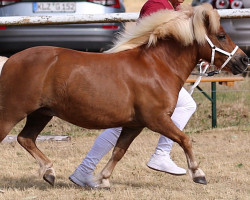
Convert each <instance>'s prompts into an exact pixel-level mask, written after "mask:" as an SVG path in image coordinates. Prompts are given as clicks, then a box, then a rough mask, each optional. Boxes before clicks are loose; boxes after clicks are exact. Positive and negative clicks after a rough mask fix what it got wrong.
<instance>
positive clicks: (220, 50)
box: [205, 35, 239, 76]
mask: <svg viewBox="0 0 250 200" xmlns="http://www.w3.org/2000/svg"><path fill="white" fill-rule="evenodd" d="M205 37H206V40H207V42H208V44H209V45H210V46H211V48H212V55H211V62H210V65H214V57H215V52H216V51H218V52H220V53H222V54H225V55H226V56H228V58H227V60H226V61H225V62H224V63H223V65H222V66H221V67H220V69H219V70H215V71H212V72H209V73H208V74H207V75H208V76H213V75H214V74H219V73H220V72H221V70H222V69H223V68H224V67H225V66H226V64H227V63H228V62H229V61H230V60H231V58H232V57H233V55H234V54H235V52H236V51H237V49H238V48H239V47H238V46H237V45H236V46H235V48H234V50H233V51H232V52H231V53H228V52H227V51H224V50H223V49H220V48H218V47H217V46H215V45H214V44H213V42H212V41H211V40H210V39H209V38H208V36H207V35H205Z"/></svg>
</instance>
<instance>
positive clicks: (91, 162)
mask: <svg viewBox="0 0 250 200" xmlns="http://www.w3.org/2000/svg"><path fill="white" fill-rule="evenodd" d="M195 110H196V103H195V101H194V100H193V98H192V97H191V95H190V94H189V93H188V92H187V91H186V90H185V89H184V88H182V89H181V90H180V92H179V96H178V100H177V105H176V108H175V110H174V112H173V115H172V117H171V119H172V120H173V122H174V123H175V125H176V126H177V127H178V128H179V129H180V130H183V129H184V127H185V126H186V124H187V122H188V120H189V119H190V117H191V116H192V114H193V113H194V112H195ZM121 130H122V128H121V127H119V128H110V129H106V130H105V131H103V132H102V133H101V134H100V135H99V136H98V137H97V139H96V140H95V143H94V145H93V146H92V148H91V149H90V151H89V153H88V154H87V156H86V157H85V158H84V159H83V161H82V163H81V164H80V165H79V166H78V168H77V170H78V171H81V174H91V173H92V172H93V171H94V169H95V168H96V165H97V164H98V162H99V161H100V160H101V159H102V158H103V157H104V156H105V155H106V154H107V153H108V152H109V151H110V150H111V149H112V148H113V147H114V146H115V144H116V142H117V140H118V138H119V136H120V133H121ZM172 145H173V141H172V140H171V139H169V138H167V137H165V136H161V137H160V139H159V142H158V144H157V147H156V152H157V151H163V152H166V153H170V151H171V149H172Z"/></svg>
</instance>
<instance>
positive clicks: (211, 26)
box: [193, 3, 220, 43]
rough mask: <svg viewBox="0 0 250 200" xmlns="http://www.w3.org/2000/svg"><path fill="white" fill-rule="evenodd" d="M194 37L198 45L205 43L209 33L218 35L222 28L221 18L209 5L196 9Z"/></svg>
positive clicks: (205, 4)
mask: <svg viewBox="0 0 250 200" xmlns="http://www.w3.org/2000/svg"><path fill="white" fill-rule="evenodd" d="M193 25H194V35H195V38H196V40H197V42H198V43H203V42H204V41H205V39H204V38H205V34H207V32H211V33H216V32H217V31H218V30H219V27H220V16H219V14H218V12H217V10H215V9H213V7H212V5H211V4H209V3H204V4H202V5H200V6H196V7H195V8H194V17H193Z"/></svg>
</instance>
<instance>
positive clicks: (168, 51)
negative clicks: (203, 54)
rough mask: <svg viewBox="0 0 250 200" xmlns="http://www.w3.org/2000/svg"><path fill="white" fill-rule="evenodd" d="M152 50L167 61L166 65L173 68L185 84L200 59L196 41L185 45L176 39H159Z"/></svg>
mask: <svg viewBox="0 0 250 200" xmlns="http://www.w3.org/2000/svg"><path fill="white" fill-rule="evenodd" d="M150 50H151V51H152V53H153V54H154V55H155V56H156V57H157V56H158V58H159V59H161V61H162V63H165V65H166V66H165V67H168V68H169V69H171V70H172V72H173V74H175V75H176V76H178V79H180V80H182V81H183V84H184V83H185V81H186V80H187V78H188V77H189V75H190V74H191V72H192V71H193V69H194V68H195V66H196V64H197V63H198V60H199V57H198V45H197V43H196V42H195V43H194V44H193V45H190V46H186V47H185V46H183V45H181V44H180V43H179V42H177V41H174V40H162V41H158V43H157V46H156V47H153V48H151V49H150Z"/></svg>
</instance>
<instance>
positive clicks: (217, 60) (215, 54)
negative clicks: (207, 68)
mask: <svg viewBox="0 0 250 200" xmlns="http://www.w3.org/2000/svg"><path fill="white" fill-rule="evenodd" d="M193 22H194V33H195V34H196V35H197V36H198V35H200V36H198V37H196V40H197V41H198V44H200V45H199V55H200V57H201V58H202V59H204V60H207V61H208V62H210V64H211V65H214V66H215V67H216V68H217V71H216V72H217V73H218V72H220V71H221V70H222V69H223V70H225V71H228V72H232V73H233V74H235V75H236V74H239V73H242V72H244V71H245V70H246V69H247V65H248V57H247V55H246V54H245V53H244V52H243V51H242V50H241V49H239V48H238V46H236V45H235V44H234V42H233V41H232V40H231V38H230V37H229V36H228V34H227V33H226V32H225V31H224V29H223V27H222V26H221V25H220V17H219V14H218V12H217V10H215V9H213V8H212V6H210V4H205V5H203V6H197V7H195V8H194V18H193ZM200 24H202V25H200ZM200 26H204V27H205V29H204V28H202V27H200ZM204 30H206V32H204ZM204 35H205V43H204V39H203V38H204ZM199 39H201V40H203V41H202V42H200V43H199Z"/></svg>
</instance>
